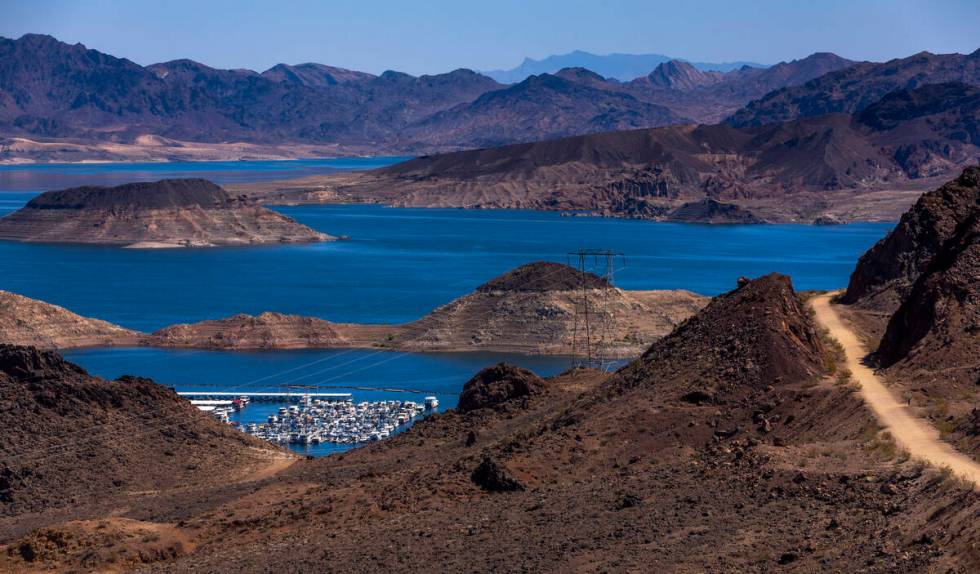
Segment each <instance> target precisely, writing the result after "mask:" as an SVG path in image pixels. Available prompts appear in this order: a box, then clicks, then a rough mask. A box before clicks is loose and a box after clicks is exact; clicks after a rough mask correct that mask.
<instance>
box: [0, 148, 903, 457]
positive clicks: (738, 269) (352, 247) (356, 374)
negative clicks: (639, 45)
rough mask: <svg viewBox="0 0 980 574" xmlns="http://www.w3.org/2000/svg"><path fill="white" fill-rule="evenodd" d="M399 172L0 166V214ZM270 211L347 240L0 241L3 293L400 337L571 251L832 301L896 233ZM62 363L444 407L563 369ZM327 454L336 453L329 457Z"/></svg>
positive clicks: (544, 362)
mask: <svg viewBox="0 0 980 574" xmlns="http://www.w3.org/2000/svg"><path fill="white" fill-rule="evenodd" d="M395 159H397V158H371V159H358V160H351V159H343V160H309V161H300V162H216V163H213V164H193V163H182V164H140V165H139V166H134V165H123V166H118V165H105V164H98V165H94V164H90V165H85V166H60V167H59V166H41V167H27V166H7V167H6V168H0V191H5V192H6V193H0V215H4V214H6V213H9V212H10V211H13V210H15V209H17V208H19V207H20V206H22V205H23V204H24V203H26V202H27V201H28V200H29V199H30V198H31V197H33V196H34V195H35V194H36V192H37V191H38V190H43V189H48V188H50V187H57V186H52V185H51V183H52V182H67V181H71V182H72V183H70V184H69V185H81V184H89V183H92V184H114V183H120V182H122V181H129V180H131V179H144V180H145V179H159V178H163V177H176V176H181V177H183V176H186V175H193V176H195V177H208V178H212V179H214V180H216V181H219V182H230V181H236V182H245V181H256V180H259V179H276V178H281V177H292V176H296V177H299V176H301V175H311V174H313V173H324V172H327V171H332V170H338V169H352V168H364V167H374V166H379V165H386V164H388V163H391V162H392V161H395ZM14 173H15V175H14ZM59 186H63V185H62V184H59ZM275 209H277V210H278V211H280V212H282V213H284V214H286V215H288V216H290V217H293V218H295V219H296V220H298V221H300V222H302V223H304V224H306V225H309V226H310V227H313V228H315V229H317V230H319V231H323V232H325V233H329V234H332V235H345V236H348V237H350V240H348V241H339V242H332V243H321V244H312V245H288V246H278V245H277V246H269V247H253V248H214V249H184V250H179V249H175V250H158V249H156V250H133V249H118V248H112V247H93V246H80V245H70V246H69V245H41V244H22V243H11V242H0V289H5V290H9V291H13V292H16V293H20V294H22V295H26V296H28V297H34V298H38V299H41V300H44V301H47V302H50V303H55V304H58V305H62V306H64V307H67V308H68V309H71V310H72V311H75V312H77V313H81V314H83V315H88V316H92V317H98V318H100V319H105V320H108V321H112V322H114V323H118V324H121V325H123V326H126V327H130V328H133V329H139V330H144V331H149V330H154V329H158V328H160V327H163V326H165V325H170V324H173V323H179V322H192V321H200V320H204V319H214V318H220V317H226V316H229V315H233V314H235V313H250V314H256V313H261V312H262V311H278V312H283V313H294V314H302V315H312V316H316V317H320V318H323V319H328V320H331V321H342V322H363V323H389V322H404V321H410V320H414V319H417V318H419V317H421V316H422V315H424V314H425V313H427V312H428V311H430V310H431V309H433V308H434V307H436V306H438V305H441V304H444V303H446V302H448V301H450V300H451V299H453V298H455V297H458V296H460V295H464V294H466V293H468V292H470V291H472V290H473V289H475V288H476V287H477V286H479V285H480V284H482V283H483V282H485V281H487V280H489V279H491V278H492V277H494V276H496V275H498V274H500V273H503V272H505V271H507V270H509V269H511V268H513V267H516V266H518V265H521V264H523V263H527V262H530V261H535V260H541V259H545V260H552V261H559V262H566V261H567V257H568V255H567V254H568V253H569V252H570V251H574V250H577V249H580V248H602V249H612V250H616V251H621V252H623V253H624V255H625V257H624V261H620V262H617V269H616V275H615V280H616V284H617V285H618V286H620V287H623V288H627V289H688V290H691V291H695V292H698V293H702V294H705V295H716V294H718V293H722V292H724V291H727V290H730V289H732V288H734V287H735V283H736V280H737V278H738V277H739V276H742V275H745V276H750V277H754V276H758V275H762V274H765V273H769V272H771V271H778V272H781V273H786V274H789V275H791V276H792V277H793V281H794V284H795V286H796V288H797V289H830V288H837V287H842V286H844V285H846V284H847V279H848V276H849V274H850V272H851V270H852V269H853V267H854V263H855V262H856V261H857V258H858V257H859V256H860V254H861V253H863V252H864V251H865V250H866V249H867V248H868V247H870V246H871V245H873V244H874V243H875V242H876V241H877V240H878V239H880V238H881V237H883V236H884V235H885V234H886V233H887V232H888V231H889V230H890V229H891V227H892V224H883V223H859V224H850V225H842V226H829V227H821V226H806V225H754V226H746V225H717V226H710V225H691V224H671V223H653V222H647V221H634V220H622V219H610V218H590V217H562V216H561V215H560V214H558V213H551V212H531V211H516V210H492V211H491V210H486V211H479V210H477V211H464V210H457V209H392V208H384V207H380V206H373V205H322V206H320V205H316V206H289V207H275ZM590 264H591V262H590ZM65 355H66V356H67V357H68V358H70V359H71V360H73V361H76V362H78V363H79V364H81V365H82V366H84V367H85V368H87V369H89V370H90V371H91V372H93V373H95V374H98V375H101V376H106V377H115V376H118V375H120V374H123V373H130V374H139V375H144V376H150V377H153V378H154V379H155V380H157V381H158V382H160V383H163V384H168V385H172V386H175V387H177V388H178V389H184V390H206V389H218V388H227V389H237V388H244V387H242V386H243V385H244V386H252V385H255V384H259V385H267V386H269V387H275V386H276V385H281V384H284V383H286V382H288V381H290V380H291V379H293V378H296V377H303V378H301V379H300V381H302V384H309V383H311V382H312V383H315V384H320V385H324V386H329V387H331V388H334V387H337V388H347V389H349V388H350V387H371V388H389V389H390V388H394V389H416V390H425V391H431V392H432V393H434V394H436V395H437V396H439V398H440V402H441V403H442V406H443V408H445V407H450V406H453V405H455V403H456V395H457V394H458V392H459V390H460V389H461V388H462V385H463V383H464V382H465V381H466V380H467V379H468V378H469V376H471V375H472V374H473V373H474V372H476V370H478V369H479V368H481V367H482V366H486V365H489V364H492V363H494V362H497V361H499V360H504V359H506V360H510V361H514V362H517V363H519V364H521V365H522V366H526V367H528V368H532V369H534V370H536V371H538V372H539V373H541V374H544V375H548V374H554V373H557V372H559V371H561V370H563V369H565V368H567V367H568V365H569V360H568V359H567V358H562V357H543V358H542V357H521V356H516V357H515V356H503V355H495V354H485V353H484V354H430V355H418V354H408V353H393V352H379V351H371V350H359V351H349V350H347V351H275V352H258V353H253V352H235V353H228V352H208V351H176V350H160V349H87V350H76V351H69V352H67V353H65ZM323 369H327V370H323ZM321 370H322V372H319V371H321ZM311 373H313V374H311ZM307 375H308V376H307ZM255 379H260V380H258V381H255ZM351 392H353V393H354V398H355V400H375V399H379V398H405V395H406V394H407V395H410V396H412V400H414V399H416V398H418V395H413V394H411V393H397V392H391V391H374V390H364V389H352V390H351ZM263 412H264V411H262V409H261V408H259V406H258V405H253V406H251V407H249V408H248V409H246V410H245V411H244V413H245V416H247V417H260V418H261V419H264V418H265V417H264V415H263V414H262V413H263ZM249 413H254V414H249ZM329 450H330V449H327V448H326V447H325V448H324V449H323V450H322V451H320V452H318V454H319V453H321V452H328V451H329Z"/></svg>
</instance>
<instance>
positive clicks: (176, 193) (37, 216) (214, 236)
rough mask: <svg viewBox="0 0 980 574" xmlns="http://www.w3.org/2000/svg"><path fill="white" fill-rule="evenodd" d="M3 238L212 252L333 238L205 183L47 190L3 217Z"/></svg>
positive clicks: (0, 222)
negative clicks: (223, 247) (207, 249)
mask: <svg viewBox="0 0 980 574" xmlns="http://www.w3.org/2000/svg"><path fill="white" fill-rule="evenodd" d="M0 239H2V240H13V241H31V242H46V243H94V244H103V245H117V246H125V247H138V248H155V247H212V246H220V245H229V246H230V245H257V244H275V243H308V242H317V241H330V240H333V239H335V238H334V237H331V236H329V235H327V234H324V233H320V232H318V231H316V230H313V229H311V228H309V227H307V226H305V225H302V224H300V223H297V222H296V221H294V220H292V219H290V218H288V217H286V216H284V215H282V214H280V213H277V212H275V211H273V210H271V209H268V208H265V207H262V206H260V205H256V204H254V203H253V202H251V201H249V200H248V199H246V198H244V197H240V196H232V195H231V194H229V193H228V192H227V191H225V190H224V189H222V188H221V187H220V186H218V185H216V184H214V183H212V182H210V181H207V180H204V179H165V180H161V181H157V182H146V183H127V184H124V185H119V186H116V187H100V186H85V187H76V188H71V189H65V190H61V191H49V192H46V193H42V194H41V195H38V196H37V197H35V198H34V199H32V200H31V201H30V202H28V203H27V205H26V206H24V207H23V208H21V209H19V210H17V211H15V212H14V213H11V214H10V215H7V216H6V217H3V218H0Z"/></svg>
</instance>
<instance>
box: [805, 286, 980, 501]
mask: <svg viewBox="0 0 980 574" xmlns="http://www.w3.org/2000/svg"><path fill="white" fill-rule="evenodd" d="M833 295H835V293H828V294H825V295H820V296H818V297H814V298H813V299H812V300H811V304H812V305H813V309H814V311H815V312H816V319H817V323H819V324H820V325H822V326H823V327H824V328H826V329H827V330H828V331H830V334H831V336H832V337H834V338H835V339H837V340H838V341H839V342H840V344H841V345H843V347H844V351H845V353H846V355H847V368H848V369H850V370H851V374H852V375H853V376H854V379H855V380H856V381H857V382H858V383H859V384H860V385H861V397H862V398H864V401H865V403H866V404H867V405H868V406H869V407H871V410H872V411H873V412H874V414H875V416H876V417H877V418H878V422H879V423H880V424H881V425H882V426H883V427H885V428H886V429H887V430H888V432H890V433H891V435H892V437H894V438H895V442H896V443H897V444H898V445H899V446H901V447H903V448H905V449H906V450H908V451H909V454H911V455H912V457H913V458H918V459H921V460H924V461H926V462H928V463H930V464H932V465H935V466H940V467H942V466H946V467H949V468H951V469H952V470H953V472H954V473H956V474H958V475H960V476H962V477H964V478H966V479H967V480H971V481H973V484H974V488H977V489H978V490H980V464H978V463H977V462H976V461H974V460H973V459H972V458H970V457H968V456H966V455H964V454H962V453H960V452H957V451H956V450H955V449H953V447H951V446H950V445H949V444H947V443H945V442H943V441H942V440H940V439H939V431H937V430H936V429H935V428H934V427H933V426H932V425H930V424H929V423H928V422H926V421H924V420H922V419H920V418H919V417H917V416H915V414H914V413H913V412H912V410H911V409H910V408H909V407H908V406H907V405H906V404H905V403H903V402H902V401H900V400H898V399H897V398H896V397H895V396H894V395H893V394H892V393H891V391H889V390H888V388H887V387H885V385H884V384H883V383H882V381H881V379H879V378H878V376H877V375H875V373H874V371H873V370H871V369H870V368H868V367H867V366H865V364H864V363H863V362H862V360H863V359H864V357H865V356H867V354H868V351H867V349H865V348H864V345H863V344H861V341H860V339H858V337H857V335H855V334H854V332H853V331H851V329H849V328H848V327H847V326H846V325H845V324H844V322H843V321H842V320H841V318H840V315H839V314H838V313H837V310H836V309H834V306H833V305H831V303H830V299H831V297H832V296H833Z"/></svg>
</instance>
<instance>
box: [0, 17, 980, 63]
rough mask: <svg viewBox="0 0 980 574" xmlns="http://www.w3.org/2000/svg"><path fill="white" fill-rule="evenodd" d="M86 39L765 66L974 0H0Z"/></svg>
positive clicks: (880, 51) (925, 21) (247, 58)
mask: <svg viewBox="0 0 980 574" xmlns="http://www.w3.org/2000/svg"><path fill="white" fill-rule="evenodd" d="M27 32H38V33H45V34H51V35H52V36H55V37H57V38H58V39H60V40H63V41H66V42H70V43H75V42H81V43H83V44H85V45H86V46H88V47H90V48H95V49H98V50H101V51H103V52H107V53H110V54H112V55H115V56H121V57H126V58H129V59H130V60H133V61H135V62H137V63H140V64H144V65H145V64H151V63H154V62H161V61H166V60H173V59H176V58H191V59H193V60H197V61H199V62H202V63H205V64H208V65H210V66H214V67H219V68H251V69H254V70H260V71H261V70H264V69H266V68H269V67H270V66H272V65H274V64H276V63H279V62H286V63H290V64H297V63H301V62H310V61H313V62H321V63H324V64H331V65H335V66H341V67H345V68H352V69H357V70H363V71H367V72H374V73H378V72H381V71H384V70H386V69H395V70H400V71H404V72H408V73H411V74H421V73H438V72H444V71H448V70H452V69H455V68H460V67H466V68H472V69H477V70H489V69H497V68H511V67H514V66H516V65H517V64H519V63H520V62H521V60H523V58H524V57H525V56H530V57H532V58H542V57H544V56H547V55H549V54H558V53H565V52H569V51H571V50H574V49H580V50H586V51H589V52H595V53H599V54H605V53H610V52H625V53H661V54H666V55H669V56H674V57H679V58H685V59H689V60H694V61H708V62H721V61H735V60H745V61H754V62H759V63H764V64H771V63H775V62H778V61H780V60H790V59H793V58H799V57H803V56H806V55H808V54H810V53H812V52H816V51H830V52H835V53H837V54H839V55H841V56H844V57H847V58H852V59H868V60H886V59H890V58H893V57H902V56H907V55H910V54H913V53H915V52H918V51H921V50H928V51H931V52H961V53H967V52H972V51H974V50H976V49H977V48H980V0H932V1H924V0H888V1H885V0H849V1H847V0H823V1H812V0H780V1H770V0H759V1H756V2H740V1H737V0H728V1H725V0H705V1H701V2H698V1H695V0H674V1H670V2H662V1H654V0H647V1H643V0H593V1H585V0H538V1H535V0H523V1H522V0H482V1H472V0H446V1H443V0H354V1H329V0H321V1H312V0H293V1H290V0H279V1H277V2H273V1H250V0H128V1H126V0H90V1H81V0H75V1H70V0H0V36H6V37H12V38H16V37H19V36H21V35H22V34H24V33H27Z"/></svg>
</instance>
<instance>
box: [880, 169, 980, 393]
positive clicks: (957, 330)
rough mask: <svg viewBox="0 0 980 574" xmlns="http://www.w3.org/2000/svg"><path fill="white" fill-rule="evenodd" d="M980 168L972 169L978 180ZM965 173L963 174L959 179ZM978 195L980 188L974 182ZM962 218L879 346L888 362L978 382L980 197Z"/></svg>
mask: <svg viewBox="0 0 980 574" xmlns="http://www.w3.org/2000/svg"><path fill="white" fill-rule="evenodd" d="M977 175H980V170H973V173H972V174H971V176H972V177H973V178H974V179H973V184H974V185H975V184H976V183H977V179H976V176H977ZM963 179H964V178H960V180H958V181H960V182H962V181H963ZM973 190H974V194H973V195H974V197H975V198H976V197H980V194H978V193H976V192H977V191H978V190H980V188H977V187H974V188H973ZM968 213H970V215H969V217H968V218H967V219H966V220H965V221H962V222H960V223H959V225H957V226H956V228H955V229H954V230H953V233H952V236H951V237H950V238H949V239H947V240H946V241H945V242H944V243H943V245H942V247H941V248H940V249H939V251H938V252H937V253H936V254H935V256H934V257H933V258H932V260H931V261H930V262H929V264H928V266H927V267H926V268H925V270H924V272H923V273H922V275H921V276H920V277H919V278H918V279H917V280H916V281H915V283H914V284H913V285H912V288H911V290H910V291H909V293H908V295H907V296H906V297H905V300H904V301H903V302H902V305H901V307H899V308H898V311H896V312H895V314H894V315H893V316H892V318H891V320H890V321H889V322H888V328H887V329H886V331H885V335H884V337H882V340H881V344H880V345H879V347H878V353H877V355H878V358H879V360H880V361H881V363H882V365H884V366H886V367H887V366H891V365H894V364H895V363H897V362H898V361H902V360H904V361H906V362H908V363H910V365H909V366H910V367H914V368H915V369H925V370H928V371H933V372H935V371H940V370H942V371H944V372H945V373H946V374H944V376H945V377H947V378H948V379H950V380H951V381H953V380H959V381H962V382H964V383H975V382H976V381H977V377H978V375H980V361H978V360H977V352H978V350H980V203H976V202H975V203H974V205H973V207H972V209H971V210H968Z"/></svg>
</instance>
